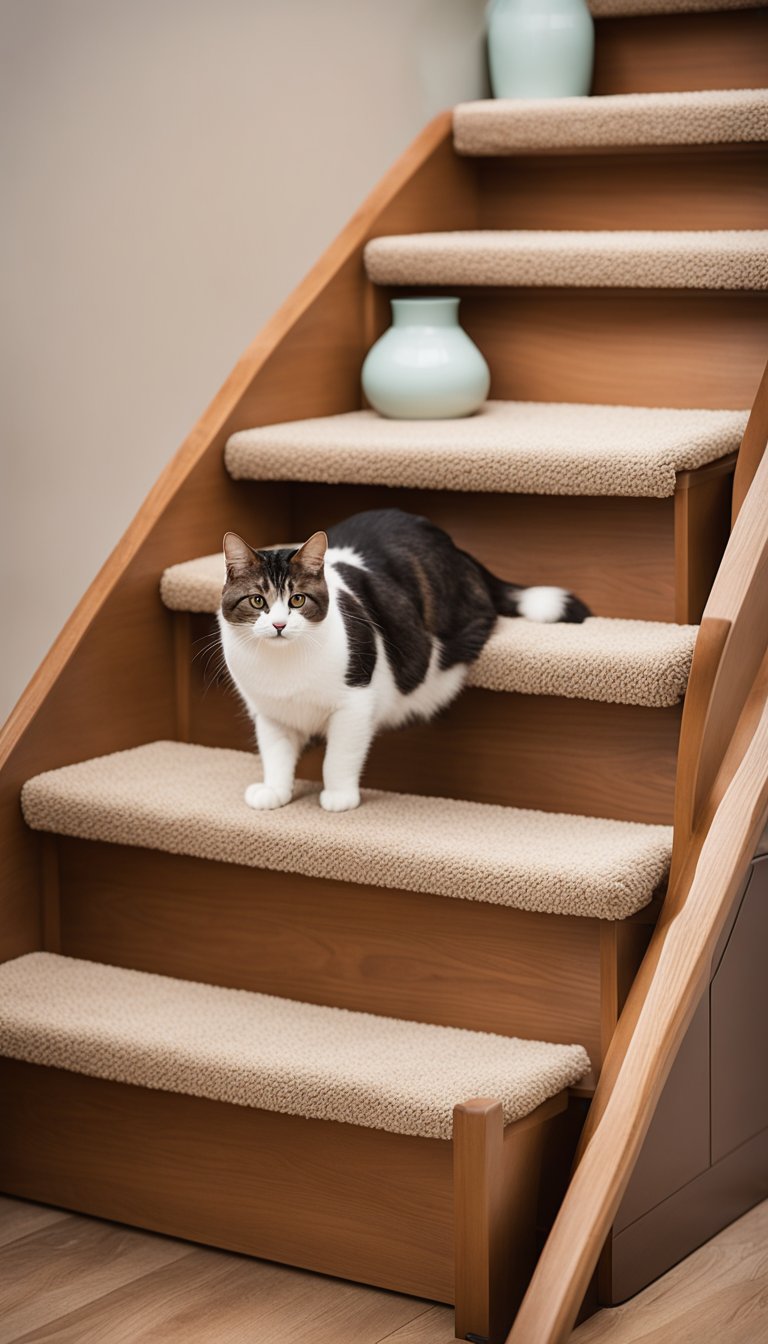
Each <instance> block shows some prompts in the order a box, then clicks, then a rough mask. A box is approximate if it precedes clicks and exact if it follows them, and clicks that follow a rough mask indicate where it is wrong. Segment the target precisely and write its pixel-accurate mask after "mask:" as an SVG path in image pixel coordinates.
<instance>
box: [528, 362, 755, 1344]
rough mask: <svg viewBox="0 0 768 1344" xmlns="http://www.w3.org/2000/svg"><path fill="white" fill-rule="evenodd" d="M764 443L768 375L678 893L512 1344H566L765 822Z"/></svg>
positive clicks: (681, 847)
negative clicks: (564, 1343)
mask: <svg viewBox="0 0 768 1344" xmlns="http://www.w3.org/2000/svg"><path fill="white" fill-rule="evenodd" d="M767 438H768V371H766V374H765V375H764V376H763V380H762V382H761V385H760V389H759V391H758V394H757V398H756V400H755V405H754V409H753V412H752V415H751V417H750V420H749V423H748V425H747V430H746V432H745V435H744V442H743V444H742V448H741V450H740V455H739V464H738V466H737V473H736V484H735V487H734V518H735V522H734V527H733V531H732V533H731V537H730V540H729V542H728V546H727V547H726V551H725V554H724V556H723V560H722V563H721V566H720V569H719V571H718V574H717V577H716V579H715V583H714V585H713V588H712V592H711V594H710V597H709V601H708V602H707V606H706V609H705V612H704V616H703V619H702V624H701V630H700V632H699V636H698V639H697V642H696V649H695V652H694V659H693V664H692V667H691V676H690V681H689V687H688V693H687V695H686V701H685V707H684V712H683V720H682V726H681V734H680V751H679V758H678V775H677V783H676V790H675V835H674V846H673V857H672V867H671V872H670V881H669V886H668V892H667V896H666V898H665V901H664V905H663V908H662V911H661V914H660V916H659V920H658V923H657V926H656V929H655V931H654V934H653V937H652V939H651V943H650V945H649V948H648V952H647V953H646V956H645V958H644V960H643V963H642V966H641V967H640V971H639V972H638V975H637V976H636V978H635V982H634V984H633V986H632V989H631V991H630V994H629V996H628V998H627V1002H626V1005H625V1007H624V1010H623V1012H622V1015H621V1018H620V1020H619V1023H618V1026H617V1028H616V1031H615V1033H614V1037H613V1040H612V1042H611V1046H610V1048H609V1050H608V1052H607V1056H606V1060H605V1064H604V1066H603V1070H602V1073H601V1076H600V1080H599V1083H598V1086H597V1089H596V1092H595V1096H594V1099H593V1102H592V1105H591V1107H590V1112H589V1115H588V1117H587V1122H586V1124H585V1127H584V1132H583V1134H582V1138H581V1143H580V1146H579V1151H578V1154H577V1166H576V1170H575V1172H574V1175H573V1177H572V1180H571V1182H570V1185H569V1187H568V1190H567V1192H566V1195H565V1198H564V1200H563V1203H562V1206H561V1208H560V1211H559V1213H558V1216H557V1219H556V1221H555V1224H554V1226H553V1228H552V1231H551V1233H550V1236H549V1238H548V1240H547V1243H546V1245H545V1247H544V1250H543V1252H542V1255H541V1257H540V1260H539V1263H538V1266H537V1269H536V1272H535V1274H534V1276H533V1278H532V1280H531V1283H530V1285H529V1287H528V1292H527V1293H526V1296H525V1298H524V1300H523V1303H522V1305H521V1307H520V1310H519V1312H518V1315H517V1317H516V1320H515V1323H514V1325H513V1327H512V1330H511V1331H510V1334H509V1336H508V1340H507V1344H563V1342H564V1341H565V1340H567V1339H568V1336H569V1334H570V1331H571V1328H572V1326H573V1322H574V1320H575V1318H576V1314H577V1312H578V1310H579V1306H580V1304H581V1302H582V1300H583V1297H584V1294H585V1292H586V1290H587V1287H588V1284H589V1281H590V1278H591V1276H592V1274H593V1272H594V1269H595V1266H596V1264H597V1260H598V1257H599V1255H600V1251H601V1249H602V1246H603V1244H604V1242H605V1238H606V1237H607V1235H608V1232H609V1230H610V1226H611V1223H612V1222H613V1219H614V1217H615V1215H616V1212H617V1210H618V1207H619V1204H620V1202H621V1198H622V1195H623V1194H624V1191H625V1189H626V1186H627V1183H628V1181H629V1178H630V1176H631V1174H632V1171H633V1169H634V1166H635V1163H636V1161H637V1158H638V1155H639V1153H640V1149H641V1147H642V1143H643V1140H644V1138H645V1135H646V1134H647V1132H648V1127H649V1125H650V1123H651V1120H652V1118H653V1114H654V1111H655V1109H656V1105H657V1103H658V1100H659V1097H660V1095H661V1091H662V1089H663V1087H664V1084H665V1082H666V1079H667V1077H668V1075H669V1071H670V1069H671V1067H672V1064H673V1062H674V1059H675V1056H676V1054H677V1051H678V1049H679V1046H680V1044H681V1042H682V1040H683V1037H684V1035H685V1031H686V1029H687V1026H688V1023H689V1022H690V1019H691V1017H692V1016H693V1013H694V1011H695V1009H696V1007H697V1004H698V1002H699V1000H700V998H701V995H702V993H703V992H704V990H705V988H706V985H707V983H708V979H709V971H710V966H711V962H712V957H713V955H714V952H715V948H716V945H717V942H718V939H719V937H720V934H721V932H722V930H723V928H724V926H725V924H726V921H727V919H728V916H729V913H730V911H731V908H732V905H733V902H734V900H735V898H736V896H737V894H738V891H739V889H740V886H741V884H742V882H743V879H744V875H745V872H746V870H747V867H748V865H749V862H750V859H751V858H752V855H753V854H754V851H755V848H756V846H757V842H758V840H759V838H760V834H761V831H762V830H763V828H764V826H765V823H766V819H767V818H768V454H766V453H765V452H764V449H765V444H766V439H767ZM742 453H743V454H744V460H743V461H742Z"/></svg>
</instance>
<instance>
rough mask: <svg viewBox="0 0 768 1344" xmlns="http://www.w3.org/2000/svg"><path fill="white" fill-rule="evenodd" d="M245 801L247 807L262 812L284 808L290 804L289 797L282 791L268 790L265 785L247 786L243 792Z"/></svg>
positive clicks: (288, 794)
mask: <svg viewBox="0 0 768 1344" xmlns="http://www.w3.org/2000/svg"><path fill="white" fill-rule="evenodd" d="M245 801H246V803H247V804H248V806H249V807H255V808H257V809H258V811H260V812H263V811H267V810H269V809H271V808H273V807H284V806H285V804H286V803H290V801H291V795H290V793H288V792H287V791H285V790H283V789H270V788H268V786H267V785H266V784H249V785H248V788H247V789H246V790H245Z"/></svg>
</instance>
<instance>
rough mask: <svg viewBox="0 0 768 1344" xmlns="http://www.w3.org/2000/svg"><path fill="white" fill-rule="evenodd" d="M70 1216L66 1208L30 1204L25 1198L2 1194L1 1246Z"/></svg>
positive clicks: (0, 1204)
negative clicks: (12, 1197)
mask: <svg viewBox="0 0 768 1344" xmlns="http://www.w3.org/2000/svg"><path fill="white" fill-rule="evenodd" d="M68 1216H69V1215H68V1214H67V1213H66V1212H65V1211H64V1209H52V1208H49V1206H48V1205H47V1204H28V1203H27V1201H26V1200H24V1199H11V1197H10V1196H9V1195H0V1246H6V1245H7V1244H8V1242H9V1241H18V1239H19V1237H28V1236H29V1235H30V1233H31V1232H39V1231H40V1229H41V1228H43V1227H48V1226H49V1225H50V1224H51V1223H57V1222H58V1221H59V1219H60V1218H67V1217H68Z"/></svg>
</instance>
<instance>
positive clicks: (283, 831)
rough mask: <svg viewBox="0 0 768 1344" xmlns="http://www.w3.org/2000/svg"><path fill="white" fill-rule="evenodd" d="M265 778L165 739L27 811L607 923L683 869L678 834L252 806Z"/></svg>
mask: <svg viewBox="0 0 768 1344" xmlns="http://www.w3.org/2000/svg"><path fill="white" fill-rule="evenodd" d="M260 778H261V773H260V769H259V766H258V762H257V760H256V758H255V756H252V755H251V754H250V753H249V752H243V751H230V750H225V749H223V748H218V747H201V746H196V745H192V744H189V743H183V742H153V743H149V744H147V745H145V746H141V747H134V748H132V749H130V750H128V751H121V752H116V753H114V754H113V755H110V756H101V757H97V758H95V759H93V760H88V761H83V762H81V763H80V764H78V765H69V766H64V767H62V768H61V769H58V770H51V771H47V772H46V773H45V774H42V775H37V776H36V777H35V778H34V779H31V780H29V781H28V782H27V783H26V784H25V785H24V788H23V790H22V809H23V812H24V817H25V819H26V821H27V823H28V824H29V825H30V826H31V827H32V828H33V829H35V830H41V831H50V832H54V833H55V834H59V835H69V836H78V837H80V838H81V839H85V840H100V841H104V842H107V843H112V844H117V845H135V846H139V847H140V848H144V849H158V850H163V851H165V852H168V853H171V854H187V855H192V856H194V857H197V858H201V859H212V860H217V861H220V862H223V863H237V864H243V865H246V866H248V867H252V868H265V869H272V870H277V871H280V872H295V873H302V874H304V875H305V876H308V877H316V878H330V879H333V880H336V881H342V882H355V883H360V884H365V885H372V886H378V887H393V888H396V889H400V890H406V891H420V892H429V893H432V894H433V895H436V896H448V897H455V898H458V899H462V900H475V901H485V902H489V903H491V904H494V905H507V906H514V907H517V908H519V909H524V910H534V911H543V912H546V913H552V914H565V915H579V916H585V917H596V918H600V919H623V918H625V917H627V916H628V915H632V914H634V913H635V912H636V911H637V910H639V909H641V908H642V907H643V906H644V905H646V904H647V903H648V901H650V900H651V898H652V896H653V894H654V892H655V890H656V888H657V887H658V886H659V884H660V883H661V882H662V881H663V880H664V879H665V877H666V875H667V871H668V867H669V861H670V855H671V846H672V829H671V827H668V826H650V825H647V824H645V823H641V822H627V821H610V820H604V819H602V818H595V817H579V816H571V815H566V814H560V813H551V812H535V811H531V810H528V809H522V808H510V807H501V806H498V805H495V804H488V803H474V802H466V801H460V800H457V799H451V798H430V797H424V796H420V795H414V794H399V793H385V792H382V791H379V790H372V789H371V790H365V791H364V801H363V804H362V806H360V807H359V808H357V809H355V810H354V811H351V812H342V813H331V814H329V813H326V812H324V811H323V809H322V808H321V807H320V805H319V802H318V797H317V794H318V792H319V789H320V785H319V784H314V783H310V782H308V781H301V782H300V783H299V784H298V785H297V797H296V798H295V799H294V801H293V802H292V803H290V804H289V805H288V806H287V807H284V808H280V809H278V810H276V811H274V812H262V811H255V810H254V809H252V808H250V807H248V805H247V804H246V803H245V802H244V799H243V794H244V792H245V789H246V787H247V786H248V785H249V784H251V783H253V782H254V781H256V780H258V779H260Z"/></svg>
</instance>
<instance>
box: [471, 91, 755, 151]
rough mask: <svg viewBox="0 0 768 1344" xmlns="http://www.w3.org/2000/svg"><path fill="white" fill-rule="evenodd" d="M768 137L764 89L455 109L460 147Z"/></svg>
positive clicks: (504, 101) (641, 144) (486, 103)
mask: <svg viewBox="0 0 768 1344" xmlns="http://www.w3.org/2000/svg"><path fill="white" fill-rule="evenodd" d="M765 140H768V89H714V90H706V91H705V92H702V93H627V94H617V95H614V96H611V97H597V98H546V99H545V98H537V99H528V98H489V99H484V100H482V101H479V102H473V103H460V104H459V106H458V107H457V108H455V110H454V113H453V143H454V147H455V149H456V151H457V153H459V154H467V155H504V154H535V153H540V152H546V151H556V152H557V151H562V150H572V149H576V150H580V149H616V148H626V147H635V148H646V147H648V148H650V147H654V146H660V145H669V146H674V145H714V144H738V143H744V142H747V141H765Z"/></svg>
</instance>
